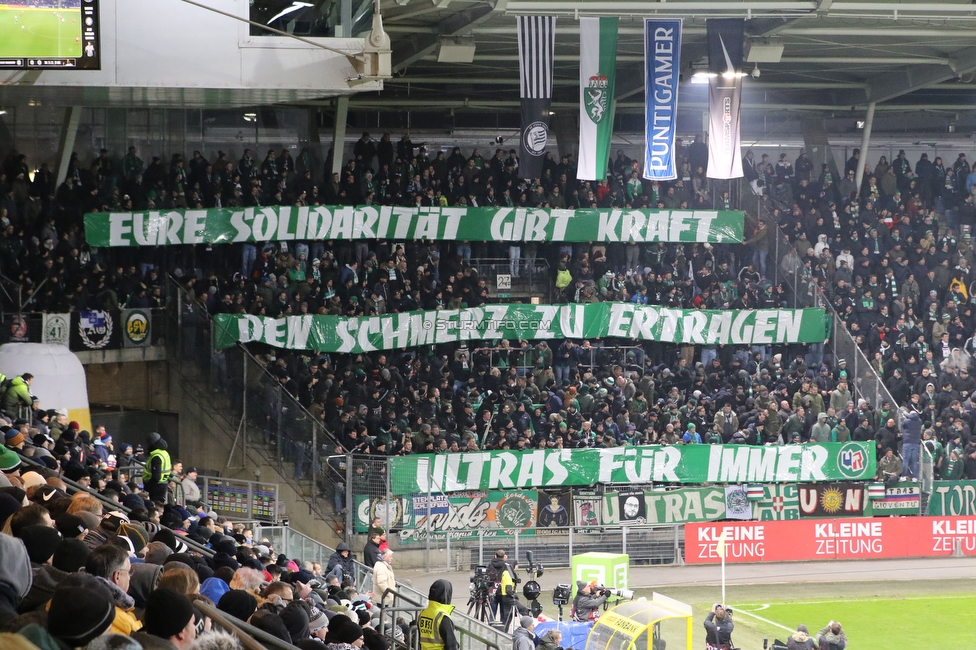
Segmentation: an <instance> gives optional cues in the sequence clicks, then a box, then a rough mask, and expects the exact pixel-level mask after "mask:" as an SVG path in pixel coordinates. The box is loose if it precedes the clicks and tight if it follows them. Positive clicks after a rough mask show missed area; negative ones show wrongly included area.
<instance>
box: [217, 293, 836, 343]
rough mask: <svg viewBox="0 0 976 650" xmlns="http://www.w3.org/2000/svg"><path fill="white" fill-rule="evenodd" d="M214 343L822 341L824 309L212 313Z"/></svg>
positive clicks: (610, 305) (605, 306)
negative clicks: (354, 315) (279, 315)
mask: <svg viewBox="0 0 976 650" xmlns="http://www.w3.org/2000/svg"><path fill="white" fill-rule="evenodd" d="M214 318H215V320H216V321H217V327H216V336H215V338H214V341H215V345H216V347H217V348H218V349H223V348H229V347H232V346H234V345H236V344H237V343H251V342H259V343H265V344H267V345H270V346H273V347H276V348H287V349H291V350H315V351H318V352H341V353H352V354H359V353H362V352H372V351H376V350H396V349H400V348H405V347H415V346H420V345H439V344H443V343H457V342H462V341H485V340H497V339H511V340H537V339H582V338H586V339H593V338H605V337H618V338H626V339H632V340H635V341H661V342H666V343H686V344H699V345H771V344H777V343H820V342H823V340H824V336H825V331H826V330H825V327H826V322H825V321H826V315H825V313H824V310H823V309H749V310H727V311H716V310H700V309H696V310H686V309H670V308H667V307H660V306H656V305H654V306H652V305H634V304H631V303H616V302H600V303H590V304H583V305H577V304H574V305H485V306H483V307H475V308H469V309H442V310H437V311H413V312H403V313H399V314H387V315H384V316H363V317H359V318H349V317H344V316H310V315H305V316H286V317H283V318H271V317H269V316H253V315H250V314H217V315H216V316H214Z"/></svg>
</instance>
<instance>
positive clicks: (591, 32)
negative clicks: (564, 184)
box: [576, 18, 620, 181]
mask: <svg viewBox="0 0 976 650" xmlns="http://www.w3.org/2000/svg"><path fill="white" fill-rule="evenodd" d="M619 23H620V19H619V18H580V139H579V162H578V164H577V172H576V177H577V178H578V179H580V180H584V181H602V180H603V179H605V178H606V177H607V165H608V164H609V162H610V145H611V141H612V139H613V117H614V111H615V110H616V109H615V106H614V96H613V93H614V85H615V80H616V77H617V28H618V26H619Z"/></svg>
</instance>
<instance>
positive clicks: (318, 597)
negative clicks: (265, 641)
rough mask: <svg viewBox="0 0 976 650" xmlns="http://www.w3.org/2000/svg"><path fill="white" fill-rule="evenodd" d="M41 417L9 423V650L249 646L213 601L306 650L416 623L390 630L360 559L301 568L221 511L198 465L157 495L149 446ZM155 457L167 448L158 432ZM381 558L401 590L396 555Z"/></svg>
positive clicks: (2, 633) (374, 642) (331, 648)
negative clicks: (362, 588) (204, 488)
mask: <svg viewBox="0 0 976 650" xmlns="http://www.w3.org/2000/svg"><path fill="white" fill-rule="evenodd" d="M34 415H35V417H34V418H33V419H32V421H30V422H28V421H24V420H21V421H18V420H14V421H9V420H7V419H5V418H0V431H2V432H3V434H4V441H5V445H4V446H3V447H0V557H2V558H3V562H2V563H0V647H4V648H6V647H8V644H13V643H15V642H16V643H18V644H19V645H16V646H14V645H10V646H9V647H18V648H27V649H29V650H37V649H40V650H55V649H58V650H65V649H67V648H88V649H90V650H104V649H108V648H112V649H115V650H118V649H126V650H140V648H146V649H154V650H155V649H158V650H173V649H174V648H175V649H177V650H185V649H189V650H218V649H219V650H233V649H238V648H240V647H241V644H240V642H239V641H238V639H237V638H236V637H235V636H233V635H231V634H227V633H226V632H224V631H221V629H222V628H226V627H227V624H226V623H224V622H221V621H220V620H216V621H215V620H214V619H213V618H211V616H210V615H208V610H207V608H206V607H207V606H209V607H215V608H216V609H217V610H219V612H220V613H221V615H222V616H224V617H225V618H227V619H228V620H230V621H236V622H238V623H250V624H251V625H252V626H254V627H256V628H258V629H259V630H262V631H263V632H265V633H267V634H270V635H272V636H274V637H276V638H278V639H280V640H282V641H284V642H285V643H291V644H293V645H295V646H297V647H299V648H303V649H306V650H309V649H321V650H353V649H354V648H359V647H366V648H368V649H369V650H387V649H388V648H389V646H390V639H389V637H390V636H392V637H394V638H400V639H402V638H403V636H402V635H403V634H404V632H405V631H406V628H405V624H404V623H403V621H402V620H400V621H398V623H397V625H396V626H395V627H394V628H391V629H390V630H389V631H388V632H387V634H386V636H384V635H383V634H381V633H380V632H378V631H377V629H376V628H377V626H378V610H377V608H376V606H374V605H373V604H372V603H371V602H370V600H371V597H372V594H371V593H362V594H361V593H359V591H357V589H356V578H357V577H358V576H357V575H356V571H355V567H354V563H353V561H352V556H351V555H350V554H349V553H348V551H345V552H343V553H339V552H337V555H339V556H340V558H339V560H337V561H336V562H334V563H333V562H330V563H329V565H328V566H327V567H325V568H323V567H322V566H321V565H320V564H319V563H317V562H315V563H313V562H302V561H301V560H299V559H294V558H293V559H289V558H287V557H286V556H285V555H283V554H281V553H276V552H275V549H274V546H273V545H272V544H271V543H270V542H269V541H268V540H267V539H260V540H257V539H255V538H254V536H253V535H252V532H251V530H250V529H247V528H245V525H244V524H242V523H232V522H230V521H228V520H225V519H224V518H222V517H218V516H217V515H216V514H215V513H213V512H212V511H210V510H208V508H207V506H206V504H204V503H202V502H200V501H199V488H198V486H197V485H196V478H197V474H196V470H195V469H194V468H192V467H188V468H186V469H185V471H184V468H183V465H182V463H181V462H180V461H178V460H177V461H174V462H173V463H172V472H171V473H170V475H169V476H166V475H165V473H164V474H163V476H162V487H163V489H162V490H161V491H157V490H156V489H155V488H154V481H157V480H158V479H159V478H160V477H159V476H157V475H156V472H157V470H158V467H156V466H155V465H154V464H153V461H152V459H153V456H152V455H150V456H149V457H147V456H146V455H145V453H144V450H143V448H142V447H141V446H137V447H136V448H135V449H133V448H132V446H131V445H124V446H121V448H119V449H116V448H115V447H114V445H113V440H112V436H111V435H110V434H109V433H108V432H107V431H105V429H104V427H98V428H96V429H95V431H94V434H90V433H89V432H88V431H83V430H80V427H79V425H78V423H77V422H68V421H67V413H66V412H64V411H55V412H52V413H48V412H37V413H35V414H34ZM146 448H147V449H150V450H156V449H163V450H165V444H162V443H161V438H160V437H159V435H158V434H151V435H150V436H149V439H148V440H147V445H146ZM164 469H165V467H164ZM77 486H80V487H77ZM72 493H73V494H72ZM69 494H70V495H71V496H69ZM381 537H382V539H384V540H385V534H384V533H383V532H382V531H379V534H377V535H375V536H373V539H374V540H376V541H377V542H380V538H381ZM377 548H379V546H377ZM373 559H374V561H375V564H376V565H382V566H381V568H383V567H385V568H386V570H387V573H388V576H387V577H388V579H387V581H386V583H384V584H386V585H387V586H388V587H389V586H391V585H392V588H395V581H393V574H392V569H391V568H390V566H391V562H392V551H389V550H388V549H387V548H385V544H384V548H383V550H382V551H379V557H377V558H373ZM336 567H338V568H336ZM377 604H378V602H377ZM401 624H402V627H401ZM12 634H16V635H18V637H17V638H15V637H13V636H11V635H12Z"/></svg>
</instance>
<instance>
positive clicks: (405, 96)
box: [350, 0, 976, 114]
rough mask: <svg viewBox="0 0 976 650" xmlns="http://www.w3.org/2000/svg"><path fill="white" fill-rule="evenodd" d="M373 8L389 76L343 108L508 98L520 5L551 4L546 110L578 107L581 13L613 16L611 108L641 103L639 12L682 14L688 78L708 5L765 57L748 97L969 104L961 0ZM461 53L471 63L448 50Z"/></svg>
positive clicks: (971, 15)
mask: <svg viewBox="0 0 976 650" xmlns="http://www.w3.org/2000/svg"><path fill="white" fill-rule="evenodd" d="M382 12H383V17H384V22H385V25H386V31H387V32H388V33H389V34H390V37H391V39H392V46H393V57H392V64H393V71H394V77H393V79H391V80H388V81H386V83H385V88H384V90H383V91H382V92H380V93H362V94H359V95H357V96H355V97H354V98H353V99H352V101H351V104H350V109H352V110H377V111H384V110H450V109H462V110H464V109H469V110H492V109H494V110H502V111H509V110H517V107H518V102H519V98H518V83H519V64H518V45H517V36H516V29H515V18H516V16H519V15H527V14H541V15H554V16H557V21H556V50H555V59H556V60H555V73H554V77H555V80H554V90H553V110H554V111H559V110H566V111H569V110H575V107H576V106H577V102H578V93H579V85H578V84H579V79H578V75H579V63H578V62H579V22H578V18H579V17H582V16H619V17H620V36H619V42H618V69H617V88H616V98H617V102H618V104H617V112H618V114H626V113H635V114H636V113H642V112H643V110H644V98H643V85H644V83H643V77H644V73H643V60H644V55H643V19H644V18H646V17H654V16H661V17H680V18H683V19H684V30H683V43H682V52H681V58H682V62H681V66H682V73H683V80H684V81H688V80H689V79H690V77H691V76H692V75H693V73H694V71H695V70H696V69H700V68H703V67H704V66H705V64H706V47H705V38H706V37H705V21H706V20H707V19H708V18H719V17H741V18H744V19H745V20H746V22H745V30H746V39H747V53H749V51H750V49H751V50H752V52H751V55H750V56H747V61H748V60H749V59H750V58H752V59H763V61H761V62H749V63H746V64H745V67H746V70H745V71H746V72H747V73H751V76H750V77H749V78H747V79H746V83H745V84H744V86H745V88H744V91H743V93H744V94H743V107H744V109H746V110H748V109H749V108H763V109H765V110H766V111H816V112H821V113H823V112H831V111H851V110H852V109H855V110H857V109H859V110H862V111H863V108H864V107H865V106H866V105H867V104H868V103H869V102H877V109H878V110H879V111H893V110H894V111H906V112H917V111H923V110H934V111H963V110H969V109H970V108H971V107H972V106H973V105H974V102H973V94H974V90H976V86H974V85H973V82H974V80H976V4H973V3H972V2H970V0H945V1H941V2H935V1H933V2H929V1H924V2H920V1H918V0H903V1H898V0H860V1H852V0H744V1H738V0H658V1H654V0H642V1H640V2H634V1H630V0H575V1H574V0H383V2H382ZM472 46H473V48H474V53H473V58H472V57H471V47H472ZM780 48H781V49H780ZM439 58H440V59H442V60H443V61H444V62H439V61H438V59H439ZM465 58H470V59H471V60H470V62H467V63H460V62H456V61H457V60H458V59H461V60H464V59H465ZM757 69H758V74H757V73H755V72H754V70H757ZM705 87H706V86H705V85H702V86H697V87H695V86H694V85H691V84H683V85H682V93H681V94H679V101H680V102H681V103H683V104H689V103H690V104H695V105H704V104H705V103H706V102H707V99H706V92H705V90H704V89H705ZM686 89H687V90H686ZM699 89H700V90H699Z"/></svg>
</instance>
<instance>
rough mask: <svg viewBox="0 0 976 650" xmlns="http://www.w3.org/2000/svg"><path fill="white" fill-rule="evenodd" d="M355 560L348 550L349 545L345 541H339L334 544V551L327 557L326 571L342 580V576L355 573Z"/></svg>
mask: <svg viewBox="0 0 976 650" xmlns="http://www.w3.org/2000/svg"><path fill="white" fill-rule="evenodd" d="M355 566H356V561H355V560H354V559H353V557H352V552H351V551H350V550H349V545H348V544H346V543H345V542H340V543H339V544H338V546H336V550H335V553H333V554H332V556H331V557H330V558H329V563H328V565H326V569H325V570H326V573H327V574H328V573H332V574H334V575H335V576H336V578H338V579H339V582H342V580H343V578H344V577H349V578H351V577H353V576H354V575H355Z"/></svg>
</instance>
